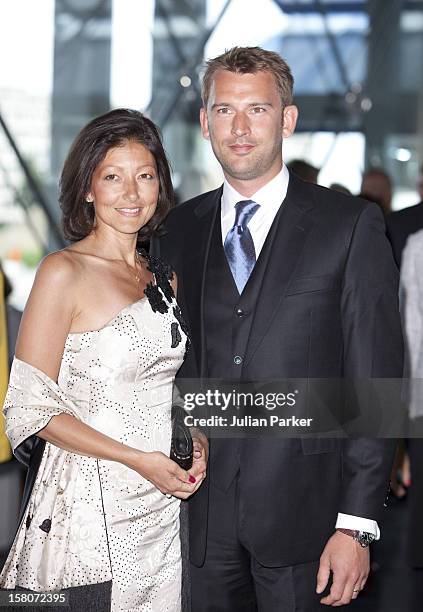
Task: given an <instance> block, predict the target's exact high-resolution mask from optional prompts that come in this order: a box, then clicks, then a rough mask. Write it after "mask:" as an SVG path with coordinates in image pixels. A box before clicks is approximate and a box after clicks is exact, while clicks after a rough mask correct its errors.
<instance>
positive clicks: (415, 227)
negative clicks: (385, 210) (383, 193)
mask: <svg viewBox="0 0 423 612" xmlns="http://www.w3.org/2000/svg"><path fill="white" fill-rule="evenodd" d="M417 190H418V193H419V197H420V200H421V201H420V202H419V203H418V204H415V205H414V206H408V207H407V208H403V209H402V210H398V211H397V212H394V213H392V214H391V215H389V217H388V218H387V219H386V228H387V236H388V238H389V240H390V242H391V244H392V250H393V251H394V257H395V261H396V262H397V265H398V267H400V266H401V259H402V252H403V249H404V247H405V243H406V242H407V238H408V236H410V234H414V233H415V232H418V231H419V230H421V229H423V166H421V167H420V173H419V179H418V183H417Z"/></svg>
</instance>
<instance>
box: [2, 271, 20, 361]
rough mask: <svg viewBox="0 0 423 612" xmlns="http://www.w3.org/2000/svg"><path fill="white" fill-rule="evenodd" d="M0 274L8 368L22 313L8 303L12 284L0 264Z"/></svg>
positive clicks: (11, 359)
mask: <svg viewBox="0 0 423 612" xmlns="http://www.w3.org/2000/svg"><path fill="white" fill-rule="evenodd" d="M0 273H3V280H4V283H3V285H4V286H3V290H4V300H5V304H6V322H7V348H8V356H9V368H11V367H12V361H13V356H14V354H15V344H16V339H17V337H18V331H19V325H20V323H21V318H22V312H21V311H20V310H18V309H17V308H15V306H13V305H12V304H10V303H9V297H10V295H11V293H12V291H13V287H12V283H11V282H10V280H9V278H8V276H7V274H6V273H5V271H4V270H3V267H2V265H1V263H0Z"/></svg>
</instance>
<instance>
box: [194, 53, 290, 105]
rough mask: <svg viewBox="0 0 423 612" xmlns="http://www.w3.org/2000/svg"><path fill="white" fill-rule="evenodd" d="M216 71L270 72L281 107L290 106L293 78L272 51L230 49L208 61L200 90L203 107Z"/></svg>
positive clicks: (284, 63) (277, 55)
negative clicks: (279, 97) (278, 94)
mask: <svg viewBox="0 0 423 612" xmlns="http://www.w3.org/2000/svg"><path fill="white" fill-rule="evenodd" d="M218 70H227V71H228V72H234V73H236V74H255V73H256V72H270V74H273V76H274V77H275V81H276V85H277V87H278V90H279V93H280V96H281V100H282V107H285V106H289V105H290V104H292V95H293V94H292V91H293V88H294V77H293V76H292V73H291V70H290V68H289V66H288V64H287V63H286V62H285V60H283V59H282V58H281V56H280V55H279V54H278V53H275V52H274V51H266V49H262V48H261V47H232V49H229V51H225V53H222V55H218V56H217V57H215V58H213V59H210V60H208V61H207V62H206V71H205V73H204V76H203V84H202V89H201V97H202V99H203V105H204V107H206V106H207V103H208V100H209V96H210V89H211V86H212V81H213V76H214V74H215V73H216V72H217V71H218Z"/></svg>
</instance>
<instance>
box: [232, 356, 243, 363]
mask: <svg viewBox="0 0 423 612" xmlns="http://www.w3.org/2000/svg"><path fill="white" fill-rule="evenodd" d="M234 363H235V364H236V365H240V364H241V363H242V357H240V356H239V355H235V357H234Z"/></svg>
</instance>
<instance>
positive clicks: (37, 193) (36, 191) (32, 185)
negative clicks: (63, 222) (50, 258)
mask: <svg viewBox="0 0 423 612" xmlns="http://www.w3.org/2000/svg"><path fill="white" fill-rule="evenodd" d="M0 126H1V128H2V129H3V132H4V134H5V136H6V138H7V140H8V142H9V144H10V146H11V148H12V150H13V152H14V154H15V156H16V159H17V160H18V163H19V166H20V167H21V169H22V172H23V174H24V176H25V179H26V182H27V184H28V187H29V189H30V190H31V193H32V195H33V197H34V200H36V201H37V202H38V203H39V204H40V206H41V208H42V209H43V211H44V214H45V215H46V217H47V219H48V223H49V229H50V231H51V232H52V233H53V234H54V237H55V239H56V241H57V244H58V245H59V247H64V246H65V241H64V239H63V236H62V233H61V231H60V229H59V227H58V225H57V224H56V221H55V219H54V217H53V215H52V213H51V210H50V207H49V205H48V201H47V198H46V197H45V196H44V194H43V192H42V190H41V187H40V186H39V184H38V182H37V180H36V179H35V177H34V176H33V174H32V172H31V170H30V168H29V166H28V164H27V162H26V161H25V158H24V157H23V155H22V153H21V152H20V150H19V147H18V145H17V144H16V141H15V139H14V138H13V136H12V134H11V132H10V130H9V128H8V126H7V124H6V122H5V120H4V118H3V116H2V114H1V113H0Z"/></svg>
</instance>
